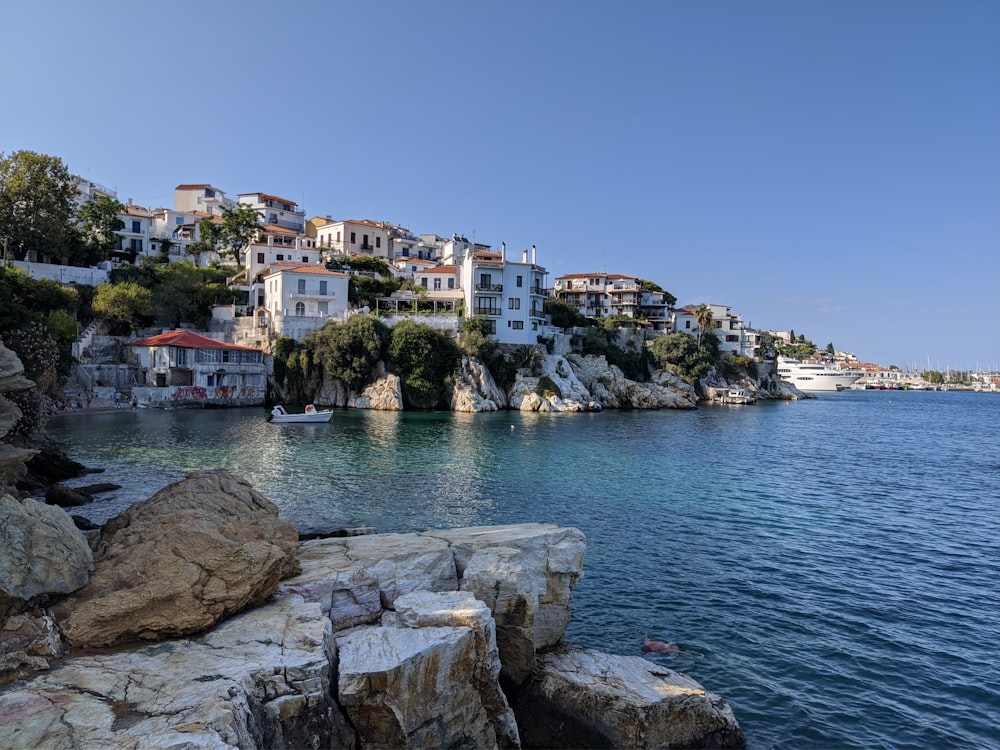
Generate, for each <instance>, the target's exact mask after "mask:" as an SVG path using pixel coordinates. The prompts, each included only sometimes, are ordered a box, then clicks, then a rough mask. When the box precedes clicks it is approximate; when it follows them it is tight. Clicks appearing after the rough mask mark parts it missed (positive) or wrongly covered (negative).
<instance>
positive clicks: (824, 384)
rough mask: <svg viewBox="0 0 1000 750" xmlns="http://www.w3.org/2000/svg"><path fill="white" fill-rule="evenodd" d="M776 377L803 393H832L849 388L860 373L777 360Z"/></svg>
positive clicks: (790, 360) (860, 375)
mask: <svg viewBox="0 0 1000 750" xmlns="http://www.w3.org/2000/svg"><path fill="white" fill-rule="evenodd" d="M777 370H778V377H780V378H781V379H782V380H784V381H785V382H786V383H791V384H792V385H794V386H795V387H796V388H798V389H799V390H800V391H802V392H803V393H833V392H835V391H843V390H846V389H847V388H850V387H851V384H852V383H854V381H856V380H858V378H860V377H862V373H860V372H853V371H851V370H841V369H839V368H836V367H827V366H826V365H812V364H806V363H803V362H799V361H797V360H794V359H785V358H783V357H779V358H778V364H777Z"/></svg>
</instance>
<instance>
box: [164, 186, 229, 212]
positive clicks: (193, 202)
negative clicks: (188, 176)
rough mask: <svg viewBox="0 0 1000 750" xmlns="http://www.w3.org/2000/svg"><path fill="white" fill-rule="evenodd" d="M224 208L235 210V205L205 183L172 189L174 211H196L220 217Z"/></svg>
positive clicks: (223, 194) (217, 189)
mask: <svg viewBox="0 0 1000 750" xmlns="http://www.w3.org/2000/svg"><path fill="white" fill-rule="evenodd" d="M224 207H228V208H236V207H237V203H236V201H234V200H233V199H232V198H227V197H226V194H225V192H224V191H222V190H219V188H217V187H214V186H212V185H209V184H207V183H201V184H189V185H178V186H177V187H175V188H174V210H175V211H181V212H191V211H197V212H200V213H204V214H209V215H211V216H222V209H223V208H224Z"/></svg>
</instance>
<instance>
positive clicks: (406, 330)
mask: <svg viewBox="0 0 1000 750" xmlns="http://www.w3.org/2000/svg"><path fill="white" fill-rule="evenodd" d="M388 354H389V360H390V362H391V364H392V369H393V372H395V373H396V374H397V375H398V376H399V379H400V380H401V381H402V385H403V395H404V396H405V397H406V400H407V401H408V402H409V403H410V405H411V406H414V407H416V408H417V409H433V408H435V407H437V406H439V405H440V404H442V403H447V402H449V401H450V397H451V392H452V388H453V387H454V384H455V369H456V368H457V367H458V364H459V360H460V359H461V352H460V351H459V349H458V346H456V344H455V342H454V341H452V340H451V339H450V338H449V337H448V336H446V335H445V334H443V333H441V332H440V331H436V330H434V329H433V328H430V327H429V326H425V325H423V324H421V323H414V322H413V321H412V320H404V321H403V322H402V323H398V324H397V325H396V326H395V327H393V329H392V333H391V335H390V338H389V348H388Z"/></svg>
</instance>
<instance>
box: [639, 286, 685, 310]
mask: <svg viewBox="0 0 1000 750" xmlns="http://www.w3.org/2000/svg"><path fill="white" fill-rule="evenodd" d="M639 287H640V288H641V289H643V290H644V291H647V292H663V300H664V301H665V302H666V303H667V307H673V306H674V305H676V304H677V298H676V297H675V296H674V295H672V294H671V293H670V292H668V291H667V290H666V289H664V288H663V287H662V286H660V285H659V284H657V283H655V282H652V281H649V280H647V279H639Z"/></svg>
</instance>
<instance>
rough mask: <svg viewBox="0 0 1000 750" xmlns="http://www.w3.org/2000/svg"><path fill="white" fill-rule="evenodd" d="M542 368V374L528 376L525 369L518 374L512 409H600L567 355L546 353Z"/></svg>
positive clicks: (513, 388) (578, 410)
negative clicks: (524, 371)
mask: <svg viewBox="0 0 1000 750" xmlns="http://www.w3.org/2000/svg"><path fill="white" fill-rule="evenodd" d="M541 369H542V373H541V374H540V375H538V376H534V375H526V374H524V373H523V372H519V373H518V374H517V378H516V379H515V381H514V385H513V386H511V389H510V399H509V404H510V408H512V409H519V410H520V411H541V412H580V411H598V410H599V409H600V404H598V403H597V402H596V401H595V400H594V399H593V397H592V396H591V394H590V392H589V391H588V390H587V388H586V386H584V384H583V383H581V382H580V379H579V378H578V377H577V375H576V373H575V372H574V370H573V368H572V366H571V365H570V363H569V360H567V359H566V358H565V357H562V356H559V355H554V354H552V355H547V356H545V357H543V358H542V362H541ZM550 384H551V385H550ZM553 386H554V387H553Z"/></svg>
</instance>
